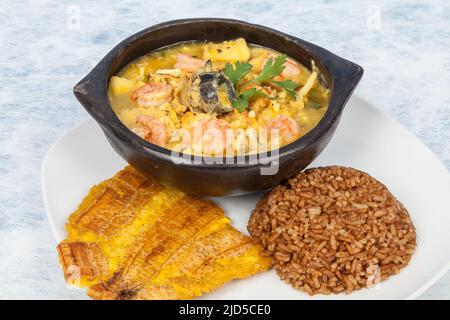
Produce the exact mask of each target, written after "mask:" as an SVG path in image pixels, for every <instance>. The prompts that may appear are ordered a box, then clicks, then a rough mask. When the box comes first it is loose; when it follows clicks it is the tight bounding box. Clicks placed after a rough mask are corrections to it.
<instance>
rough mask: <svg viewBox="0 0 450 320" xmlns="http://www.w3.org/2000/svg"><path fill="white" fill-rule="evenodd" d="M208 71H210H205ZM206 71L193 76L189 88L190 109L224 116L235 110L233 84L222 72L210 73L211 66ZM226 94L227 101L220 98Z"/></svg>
mask: <svg viewBox="0 0 450 320" xmlns="http://www.w3.org/2000/svg"><path fill="white" fill-rule="evenodd" d="M205 69H206V70H208V71H205ZM205 69H203V70H202V71H200V72H199V73H197V74H196V75H193V77H192V79H191V82H190V88H189V93H188V95H189V107H190V109H191V110H192V111H194V112H205V113H208V114H224V113H227V112H230V111H232V110H233V106H232V103H233V101H234V100H236V93H235V91H234V87H233V83H232V82H231V81H230V80H229V79H228V78H226V77H225V75H224V74H223V73H222V72H217V71H210V70H211V68H210V64H209V63H207V65H206V66H205ZM220 92H224V93H225V95H226V98H227V99H226V100H228V101H224V100H223V95H222V99H220V98H219V93H220Z"/></svg>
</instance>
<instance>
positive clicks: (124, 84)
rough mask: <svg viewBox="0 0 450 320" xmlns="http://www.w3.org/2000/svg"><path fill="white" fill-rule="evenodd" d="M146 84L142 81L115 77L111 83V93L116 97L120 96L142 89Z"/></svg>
mask: <svg viewBox="0 0 450 320" xmlns="http://www.w3.org/2000/svg"><path fill="white" fill-rule="evenodd" d="M144 84H145V83H143V82H142V81H131V80H128V79H125V78H121V77H117V76H113V77H111V80H110V82H109V86H110V88H111V92H112V93H113V94H114V95H120V94H124V93H127V92H130V91H132V90H136V89H137V88H139V87H142V86H143V85H144Z"/></svg>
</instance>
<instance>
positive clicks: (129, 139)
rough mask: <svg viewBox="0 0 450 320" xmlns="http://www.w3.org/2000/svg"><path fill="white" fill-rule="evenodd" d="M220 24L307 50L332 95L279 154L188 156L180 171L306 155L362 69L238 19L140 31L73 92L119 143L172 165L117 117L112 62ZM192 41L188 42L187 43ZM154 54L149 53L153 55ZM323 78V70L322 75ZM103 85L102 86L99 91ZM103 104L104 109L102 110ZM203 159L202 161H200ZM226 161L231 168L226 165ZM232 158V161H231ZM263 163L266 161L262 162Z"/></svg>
mask: <svg viewBox="0 0 450 320" xmlns="http://www.w3.org/2000/svg"><path fill="white" fill-rule="evenodd" d="M204 22H211V23H214V22H215V23H222V24H232V25H234V26H237V27H246V28H252V29H254V31H256V32H263V33H266V34H267V33H270V34H272V35H274V36H276V37H279V38H283V39H284V40H285V41H287V42H290V43H292V44H293V45H294V46H297V47H298V48H299V49H300V50H304V51H306V52H307V53H308V54H309V55H310V56H311V57H312V59H313V60H314V61H315V62H316V63H318V65H319V66H321V69H322V68H325V69H326V70H325V71H326V72H327V73H328V75H329V80H330V81H329V82H330V83H328V88H329V89H330V92H331V95H330V100H329V104H328V107H327V111H326V112H325V114H324V115H323V117H322V119H321V120H320V121H319V122H318V123H317V125H316V126H315V127H314V128H312V129H311V130H310V131H309V132H307V133H306V134H305V135H304V136H302V137H300V138H299V139H297V140H295V141H293V142H291V143H289V144H287V145H285V146H283V147H281V148H279V149H276V150H272V152H273V151H276V153H275V155H272V152H270V153H269V155H267V154H266V153H258V154H254V155H246V156H239V157H237V156H233V157H210V156H209V157H205V156H202V157H201V160H202V161H201V163H198V162H195V161H193V160H194V157H195V156H193V155H189V154H184V157H181V158H178V159H179V162H178V163H176V165H178V166H184V167H190V168H192V169H201V168H204V167H205V166H208V169H209V170H211V169H215V168H216V169H218V170H220V169H231V168H233V169H248V168H252V167H258V168H259V167H261V166H262V165H265V164H267V163H269V162H271V161H279V160H280V159H282V158H284V157H286V156H288V155H291V154H293V153H301V152H302V151H305V150H307V149H308V148H309V147H310V146H311V145H312V144H314V142H315V141H316V140H317V139H319V138H320V137H321V136H322V135H324V134H326V132H327V131H328V129H329V127H330V126H331V125H332V124H333V123H334V122H335V121H337V120H338V119H339V117H338V116H339V115H340V113H341V112H342V110H343V108H344V106H345V104H346V102H347V101H348V99H349V97H350V96H351V94H352V92H353V90H354V89H355V88H356V86H357V84H358V82H359V80H360V79H361V77H362V75H363V73H364V70H363V68H362V67H361V66H359V65H357V64H355V63H353V62H351V61H348V60H346V59H344V58H341V57H339V56H337V55H335V54H333V53H332V52H330V51H328V50H326V49H324V48H322V47H319V46H317V45H315V44H312V43H310V42H307V41H305V40H302V39H300V38H297V37H294V36H291V35H288V34H286V33H283V32H280V31H278V30H275V29H272V28H269V27H265V26H262V25H258V24H253V23H248V22H244V21H240V20H234V19H222V18H190V19H179V20H171V21H167V22H163V23H160V24H156V25H154V26H151V27H149V28H146V29H144V30H141V31H139V32H137V33H135V34H133V35H131V36H129V37H127V38H126V39H124V40H123V41H121V42H120V43H119V44H117V45H116V46H115V47H114V48H113V49H112V50H111V51H110V52H108V53H107V54H106V56H105V57H103V58H102V59H101V60H100V61H99V63H98V64H97V65H96V66H95V67H94V68H93V69H92V70H91V71H90V72H89V73H88V75H87V76H86V77H84V78H83V79H82V80H81V81H80V82H79V83H78V84H77V85H75V87H74V88H73V92H74V95H75V96H76V98H77V99H78V100H79V102H80V103H81V104H82V105H83V107H84V108H85V109H86V110H87V111H88V113H89V114H90V115H91V116H92V117H93V118H94V119H95V120H96V121H97V122H98V123H99V124H100V125H101V127H102V128H103V129H104V130H107V131H109V132H111V133H112V134H114V135H116V136H118V137H119V138H120V139H121V140H123V141H124V142H126V143H127V144H132V145H133V147H134V148H136V149H137V150H138V151H140V152H141V153H143V154H145V155H146V156H149V157H153V158H155V157H156V158H158V159H159V160H162V161H170V162H172V163H174V161H173V158H172V152H173V151H172V150H170V149H166V148H163V147H160V146H157V145H155V144H152V143H150V142H148V141H146V140H144V139H142V138H141V137H139V136H137V135H136V134H134V133H133V132H132V131H131V130H130V129H128V128H127V127H126V126H125V125H124V124H123V123H122V122H121V121H120V120H119V118H118V117H117V115H116V114H115V112H114V111H113V109H112V106H111V104H110V101H109V98H108V95H107V87H108V83H109V79H108V74H109V70H110V66H111V64H112V62H113V61H114V59H116V58H117V56H118V55H119V54H120V53H121V51H122V50H124V49H125V47H127V46H129V45H130V43H133V42H134V41H136V40H137V39H139V38H142V37H145V36H146V35H147V34H149V33H152V32H154V31H156V30H160V29H164V28H168V27H173V26H182V25H187V24H195V23H204ZM186 41H189V39H186ZM149 52H150V51H149ZM321 71H322V73H323V71H324V70H321ZM99 85H100V87H99ZM99 88H100V90H99ZM99 104H100V105H99ZM197 157H199V156H197ZM250 157H256V159H257V162H256V163H250V161H249V159H250ZM218 159H222V163H217V161H218ZM227 159H228V161H229V162H231V163H227ZM231 159H232V160H231ZM238 159H244V160H245V161H244V163H240V162H239V161H238ZM260 159H264V162H263V163H262V162H261V161H260Z"/></svg>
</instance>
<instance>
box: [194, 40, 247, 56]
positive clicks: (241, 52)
mask: <svg viewBox="0 0 450 320" xmlns="http://www.w3.org/2000/svg"><path fill="white" fill-rule="evenodd" d="M203 58H204V60H211V61H230V62H236V61H247V60H248V59H249V58H250V50H249V49H248V46H247V42H246V41H245V39H243V38H239V39H236V40H232V41H224V42H222V43H208V44H207V45H206V46H205V50H204V52H203Z"/></svg>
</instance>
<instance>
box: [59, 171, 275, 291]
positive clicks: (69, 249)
mask: <svg viewBox="0 0 450 320" xmlns="http://www.w3.org/2000/svg"><path fill="white" fill-rule="evenodd" d="M105 217H106V218H105ZM66 226H67V233H68V234H67V238H66V239H65V240H63V241H62V242H61V243H60V244H59V245H58V253H59V258H60V261H61V265H62V267H63V270H64V276H65V278H66V281H67V283H68V284H74V285H76V286H77V287H90V288H89V290H88V295H89V296H90V297H92V298H94V299H117V300H127V299H138V300H142V299H144V300H148V299H192V298H193V297H198V296H201V295H203V294H204V293H207V292H210V291H212V290H214V289H216V288H218V287H221V286H222V285H224V284H225V283H227V282H229V281H231V280H233V279H240V278H247V277H249V276H252V275H254V274H256V273H259V272H262V271H265V270H267V269H269V268H270V266H271V259H270V258H264V257H262V256H260V253H261V251H262V247H261V246H260V245H258V244H257V243H256V242H255V241H253V240H252V239H251V238H250V237H248V236H245V235H243V234H242V233H240V232H239V231H238V230H236V229H234V228H233V227H232V226H231V225H230V219H229V218H227V217H225V216H224V211H223V210H222V208H220V207H218V206H217V205H215V204H214V203H213V202H211V201H208V200H205V199H200V198H198V197H194V196H189V195H186V194H184V193H182V192H180V191H178V190H175V189H171V188H165V187H163V186H162V185H160V184H158V183H156V182H155V181H153V180H152V179H147V178H145V177H144V176H142V175H141V174H140V173H139V172H138V171H136V170H135V169H133V168H131V167H129V166H128V167H126V168H125V169H124V170H121V171H119V172H118V173H116V174H115V175H114V176H113V177H112V178H110V179H108V180H105V181H103V182H101V183H100V184H98V185H96V186H95V187H93V188H92V189H91V190H90V191H89V193H88V195H86V197H85V198H84V200H83V201H82V203H81V204H80V206H79V207H78V209H77V210H76V211H75V212H74V213H73V214H72V215H71V216H70V217H69V219H68V224H67V225H66Z"/></svg>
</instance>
